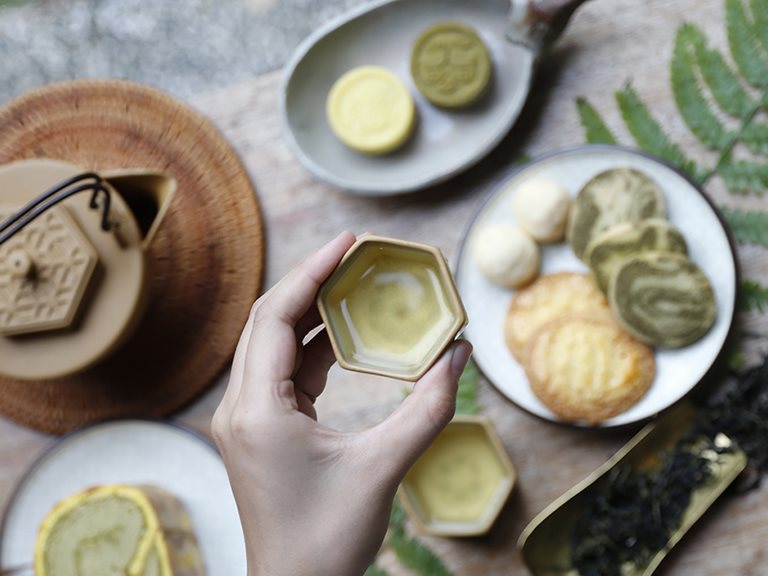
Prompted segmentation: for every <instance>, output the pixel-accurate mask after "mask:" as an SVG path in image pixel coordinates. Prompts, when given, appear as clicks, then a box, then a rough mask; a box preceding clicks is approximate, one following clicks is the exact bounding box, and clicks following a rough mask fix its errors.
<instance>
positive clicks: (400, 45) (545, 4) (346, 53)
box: [280, 0, 584, 196]
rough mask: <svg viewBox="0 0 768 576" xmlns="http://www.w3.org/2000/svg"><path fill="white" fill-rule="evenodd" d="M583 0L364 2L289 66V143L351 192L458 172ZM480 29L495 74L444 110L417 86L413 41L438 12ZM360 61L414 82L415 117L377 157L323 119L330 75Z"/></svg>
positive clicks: (503, 117)
mask: <svg viewBox="0 0 768 576" xmlns="http://www.w3.org/2000/svg"><path fill="white" fill-rule="evenodd" d="M583 1H584V0H513V1H512V8H511V10H510V1H509V0H474V1H472V2H467V1H466V0H417V1H415V0H388V1H385V2H375V3H373V4H369V5H366V6H363V7H362V8H361V9H359V10H355V11H353V12H350V13H349V14H347V15H345V16H343V17H342V18H340V19H339V20H336V21H334V22H331V23H330V24H328V25H327V26H325V27H323V28H322V29H320V30H318V31H317V32H316V33H314V34H313V35H312V36H310V37H309V38H308V39H307V40H306V41H305V42H304V43H303V44H302V45H301V46H300V47H299V48H298V50H297V51H296V54H295V56H294V57H293V58H292V60H291V61H290V62H289V63H288V65H287V66H286V75H285V82H284V84H283V86H282V90H281V102H280V105H281V110H282V116H283V123H284V128H285V132H286V136H287V139H288V143H289V145H290V146H291V148H292V149H293V151H294V153H295V154H296V156H297V157H298V159H299V161H300V162H301V163H302V164H303V165H304V166H305V167H306V168H307V169H308V170H309V171H311V172H312V173H314V174H315V175H316V176H317V177H319V178H321V179H322V180H325V181H326V182H328V183H330V184H333V185H335V186H338V187H340V188H342V189H345V190H348V191H350V192H353V193H357V194H361V195H367V196H383V195H390V194H398V193H402V192H408V191H412V190H417V189H420V188H423V187H425V186H428V185H430V184H435V183H437V182H440V181H442V180H445V179H447V178H449V177H450V176H452V175H454V174H456V173H458V172H460V171H461V170H463V169H465V168H467V167H469V166H470V165H472V164H474V163H475V162H477V161H478V160H479V159H480V158H482V157H483V156H484V155H485V154H487V153H488V152H489V151H490V150H491V149H492V148H493V147H494V146H496V144H498V142H499V141H500V140H501V139H502V138H503V137H504V135H505V134H506V133H507V132H508V131H509V129H510V128H511V126H512V124H513V123H514V122H515V120H516V119H517V116H518V115H519V113H520V110H521V109H522V107H523V104H524V102H525V99H526V97H527V95H528V92H529V90H530V85H531V78H532V76H533V72H534V68H535V63H536V61H537V57H538V55H539V54H540V52H541V50H542V49H543V47H544V46H545V45H546V43H548V42H550V41H552V40H554V38H555V37H556V36H557V35H558V33H559V32H560V31H562V29H563V28H564V26H565V23H566V21H567V20H568V18H569V17H570V15H571V14H572V13H573V11H574V10H575V9H576V7H577V6H578V5H580V4H581V3H582V2H583ZM445 21H457V22H461V23H462V24H465V25H467V26H469V27H471V28H472V29H474V30H475V31H476V32H477V34H478V35H479V36H480V37H481V39H482V40H483V42H484V43H485V45H486V46H487V48H488V50H489V52H490V56H491V60H492V62H493V78H492V80H491V85H490V87H489V89H488V91H487V93H486V94H485V95H484V96H483V97H482V98H481V99H480V100H479V101H478V102H477V103H476V104H475V105H473V106H470V107H469V108H466V109H462V110H459V111H448V110H444V109H440V108H437V107H435V106H433V105H431V104H430V103H429V102H427V100H426V99H425V98H424V97H423V96H422V95H421V94H420V93H419V91H418V90H417V89H416V87H415V86H414V83H413V80H412V78H411V73H410V60H411V58H410V53H411V46H412V45H413V43H414V41H415V40H416V38H417V37H418V36H419V34H420V33H421V32H423V31H424V30H425V29H426V28H428V27H429V26H432V25H434V24H436V23H439V22H445ZM357 66H383V67H385V68H387V69H388V70H390V71H391V72H394V73H395V74H396V75H397V76H398V77H399V78H400V79H401V80H402V81H403V82H405V83H406V85H407V86H408V87H409V89H410V91H411V93H412V94H413V97H414V98H415V100H416V108H417V115H418V119H417V126H416V129H415V131H414V134H413V136H412V137H411V138H410V140H409V141H408V143H407V144H406V145H405V146H404V147H403V148H401V149H400V150H398V151H397V152H394V153H391V154H388V155H385V156H379V157H373V156H366V155H364V154H360V153H358V152H355V151H353V150H350V149H349V148H347V147H346V146H344V145H343V144H342V143H341V142H340V141H339V140H338V139H337V138H336V137H335V136H334V134H333V133H332V131H331V129H330V128H329V126H328V122H327V120H326V111H325V106H326V97H327V95H328V92H329V91H330V89H331V86H332V85H333V83H334V82H335V81H336V80H337V79H338V78H339V77H340V76H341V75H342V74H344V73H345V72H348V71H349V70H350V69H352V68H355V67H357Z"/></svg>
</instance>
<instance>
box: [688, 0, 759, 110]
mask: <svg viewBox="0 0 768 576" xmlns="http://www.w3.org/2000/svg"><path fill="white" fill-rule="evenodd" d="M760 1H766V0H760ZM687 26H688V28H689V30H688V36H689V41H690V42H691V43H692V44H693V46H694V49H695V50H696V59H697V60H698V63H699V70H700V71H701V76H702V78H704V82H706V84H707V87H708V88H709V91H710V92H711V93H712V96H713V97H714V99H715V102H717V104H718V106H720V108H721V109H722V110H723V112H725V113H726V114H728V115H730V116H733V117H734V118H738V119H739V120H743V119H745V118H746V117H747V116H749V115H750V114H752V111H753V110H754V109H755V107H756V106H757V102H755V100H754V99H753V98H752V97H751V96H750V95H749V94H748V93H747V91H746V90H745V89H744V87H743V86H742V85H741V80H739V77H738V76H737V75H736V73H735V72H734V71H733V70H732V69H731V67H730V66H729V65H728V63H727V62H726V61H725V58H723V55H722V54H720V52H719V51H717V50H714V49H711V50H710V49H708V48H707V40H706V37H705V36H704V33H703V32H702V31H701V30H700V29H699V28H698V27H696V26H694V25H693V24H687Z"/></svg>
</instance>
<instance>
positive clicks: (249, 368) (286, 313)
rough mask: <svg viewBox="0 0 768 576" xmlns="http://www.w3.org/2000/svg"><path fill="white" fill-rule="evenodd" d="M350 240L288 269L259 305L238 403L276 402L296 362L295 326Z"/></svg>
mask: <svg viewBox="0 0 768 576" xmlns="http://www.w3.org/2000/svg"><path fill="white" fill-rule="evenodd" d="M354 242H355V236H354V235H353V234H352V233H350V232H343V233H342V234H340V235H339V236H337V237H336V238H335V239H334V240H332V241H331V242H329V243H328V244H326V245H325V246H323V247H322V248H321V249H320V250H318V251H317V252H315V253H314V254H313V255H312V256H310V257H309V258H307V259H306V260H304V262H302V263H301V264H300V265H299V266H298V267H296V268H294V269H293V270H291V271H290V272H289V273H288V274H287V275H286V276H285V278H283V279H282V280H281V281H280V282H278V283H277V284H276V285H275V286H274V288H272V290H270V293H269V294H268V296H267V298H265V299H264V301H263V302H262V304H261V306H259V308H258V310H257V311H256V314H255V315H254V318H253V322H252V333H251V337H250V340H249V342H248V345H247V348H246V350H245V359H244V365H243V381H242V387H241V388H242V390H241V394H242V395H245V397H244V398H242V399H243V400H244V401H249V400H248V395H250V394H252V393H253V394H254V396H256V395H258V396H260V397H261V398H262V399H263V398H264V395H263V394H262V393H265V392H266V397H268V398H276V397H277V394H276V391H277V384H279V383H281V382H284V381H287V380H290V378H291V375H292V374H293V372H294V367H295V361H296V347H297V340H296V331H295V328H296V323H297V322H298V321H299V320H300V319H301V318H302V317H303V316H304V314H305V313H306V312H307V311H308V310H309V309H310V307H311V306H312V304H313V303H314V301H315V297H316V296H317V291H318V290H319V289H320V285H321V284H322V283H323V282H325V280H326V279H327V278H328V276H330V275H331V272H333V270H334V269H335V268H336V266H337V265H338V264H339V262H340V261H341V259H342V257H343V256H344V254H346V253H347V251H348V250H349V248H350V247H351V246H352V244H354Z"/></svg>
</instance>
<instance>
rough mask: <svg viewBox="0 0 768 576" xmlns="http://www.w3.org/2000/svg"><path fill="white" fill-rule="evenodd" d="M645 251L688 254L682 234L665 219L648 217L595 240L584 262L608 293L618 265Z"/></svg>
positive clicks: (586, 252) (612, 229) (626, 223)
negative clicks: (612, 276)
mask: <svg viewBox="0 0 768 576" xmlns="http://www.w3.org/2000/svg"><path fill="white" fill-rule="evenodd" d="M643 252H675V253H677V254H682V255H687V254H688V247H687V245H686V243H685V238H683V235H682V234H681V233H680V232H679V231H678V230H677V229H676V228H675V227H673V226H672V225H671V224H670V223H669V222H667V221H666V220H661V219H660V218H649V219H648V220H643V221H642V222H639V223H638V224H630V223H628V222H625V223H624V224H619V225H618V226H615V227H613V228H611V229H610V230H608V231H607V232H605V233H603V234H601V235H600V236H597V237H595V238H593V239H592V241H591V242H590V243H589V244H588V245H587V249H586V251H585V253H584V261H585V262H586V263H587V265H588V266H589V268H590V270H592V274H593V276H594V277H595V281H596V282H597V285H598V286H599V287H600V290H602V291H603V292H608V286H609V285H610V283H611V275H612V274H613V273H614V272H615V271H616V269H617V268H618V267H619V265H620V264H621V263H622V262H623V261H624V260H626V259H627V258H629V257H630V256H634V255H636V254H642V253H643Z"/></svg>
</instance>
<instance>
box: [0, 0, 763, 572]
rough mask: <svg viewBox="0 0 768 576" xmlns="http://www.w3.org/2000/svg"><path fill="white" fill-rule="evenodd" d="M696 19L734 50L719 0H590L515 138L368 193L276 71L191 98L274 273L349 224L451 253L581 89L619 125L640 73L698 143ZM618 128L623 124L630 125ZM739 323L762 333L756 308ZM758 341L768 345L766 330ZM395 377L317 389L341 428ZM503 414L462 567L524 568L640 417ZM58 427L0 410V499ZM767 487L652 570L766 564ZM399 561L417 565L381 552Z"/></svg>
mask: <svg viewBox="0 0 768 576" xmlns="http://www.w3.org/2000/svg"><path fill="white" fill-rule="evenodd" d="M686 20H690V21H693V22H695V23H696V24H697V25H699V26H700V27H701V28H703V29H704V30H705V31H706V32H707V34H708V36H709V37H710V38H711V39H712V41H713V43H714V44H715V45H716V46H719V47H721V48H724V49H725V51H726V52H727V47H726V42H725V38H724V33H723V28H724V24H723V23H724V15H723V10H722V1H721V0H706V1H701V0H654V1H653V2H638V1H637V0H604V1H602V2H599V1H593V2H589V3H587V4H585V5H584V6H583V7H582V8H581V9H580V11H579V13H578V14H577V15H576V17H575V19H574V21H573V23H572V25H571V27H570V28H569V30H568V31H567V33H566V36H565V37H564V38H563V40H562V42H561V43H560V44H559V45H558V47H557V48H556V49H555V50H554V51H553V53H552V54H551V55H550V56H549V57H548V58H547V59H546V60H545V61H544V67H543V69H542V70H541V74H540V76H539V78H538V80H537V83H536V86H535V89H534V92H533V93H532V95H531V99H530V101H529V104H528V106H527V107H526V109H525V111H524V118H523V119H522V121H521V122H520V123H519V124H518V126H516V128H515V129H514V130H513V132H512V133H511V134H510V136H509V137H508V138H506V139H505V141H504V142H503V143H502V144H501V146H500V147H499V148H498V149H497V150H496V151H495V152H494V153H493V154H492V155H491V157H490V158H488V159H487V160H485V161H483V162H482V163H481V164H480V165H479V166H477V167H476V168H474V169H472V170H471V171H470V172H468V173H467V174H465V175H463V176H461V177H459V178H457V179H455V180H453V181H451V182H448V183H446V184H444V185H441V186H438V187H436V188H434V189H431V190H428V191H426V192H424V193H422V194H419V195H414V196H407V197H402V198H390V199H380V200H365V199H360V198H354V197H349V196H346V195H344V194H342V193H341V192H339V191H337V190H333V189H331V188H329V187H327V186H325V185H323V184H321V183H319V182H318V181H316V180H315V179H314V178H313V177H312V176H311V175H309V174H308V173H307V172H306V171H304V170H303V169H302V168H301V167H300V166H299V165H298V163H297V162H296V161H295V159H294V158H293V157H292V156H291V153H290V152H289V150H288V148H287V147H286V145H285V144H284V143H283V141H282V133H281V127H280V117H279V114H278V106H277V96H278V91H279V85H280V81H281V74H280V73H279V72H275V73H272V74H268V75H265V76H262V77H259V78H256V79H254V80H253V81H251V82H247V83H245V84H242V85H237V86H231V87H225V88H222V89H219V90H216V91H212V92H211V93H210V94H207V95H204V96H202V97H200V98H198V99H196V100H195V102H194V104H195V105H196V106H197V107H198V108H199V109H200V110H201V111H202V112H203V113H204V114H206V115H207V116H208V117H209V118H211V119H212V120H213V121H214V123H215V124H216V125H217V126H218V127H219V128H220V129H221V130H222V131H223V132H224V134H225V135H226V136H227V137H228V138H229V140H230V142H232V143H233V145H234V147H235V149H236V150H237V151H238V152H239V153H240V155H241V157H242V158H243V160H244V162H245V164H246V166H247V168H248V170H249V172H250V174H251V175H252V177H253V179H254V181H255V184H256V185H257V188H258V190H259V197H260V199H261V201H262V208H263V212H264V214H265V221H266V225H267V231H268V235H269V243H268V246H267V249H268V258H267V261H268V262H269V267H268V269H267V278H266V283H265V286H267V287H268V286H271V285H272V284H274V282H276V281H277V280H278V279H279V278H280V277H282V275H283V274H284V273H285V272H286V271H287V270H288V269H290V268H291V267H292V266H294V265H295V264H296V263H298V261H299V260H300V259H301V258H302V257H304V255H306V253H308V252H309V251H311V250H313V249H315V248H316V247H317V246H319V245H320V244H321V243H322V242H324V241H325V240H327V239H329V238H331V237H332V236H334V235H335V234H336V233H338V231H339V230H340V229H343V228H349V229H351V230H353V231H354V232H358V233H360V232H365V231H370V232H376V233H380V234H387V235H393V236H399V237H402V238H406V239H410V240H416V241H422V242H430V243H433V244H437V245H439V246H441V247H442V248H443V250H444V251H445V252H446V254H447V256H448V257H449V259H453V258H454V257H455V254H456V249H457V247H458V244H459V241H460V239H461V236H462V234H463V232H464V229H465V226H466V224H467V222H468V221H469V218H470V217H471V215H472V213H473V212H474V211H475V210H476V209H477V207H478V206H479V205H480V204H481V202H482V201H483V199H484V198H485V196H486V194H487V192H488V185H489V184H490V183H491V182H492V181H493V180H494V179H496V178H498V177H499V176H500V175H501V174H502V173H503V172H504V171H505V170H506V169H508V167H509V166H510V164H511V163H512V162H513V161H514V160H515V159H517V158H518V157H519V156H520V155H521V154H522V153H527V154H528V155H532V156H535V155H537V154H540V153H544V152H547V151H550V150H553V149H557V148H561V147H565V146H568V145H573V144H579V143H582V142H583V141H584V137H583V133H582V130H581V128H580V127H579V122H578V117H577V114H576V108H575V104H574V100H575V98H576V97H578V96H587V97H588V98H589V99H590V101H591V102H593V103H594V104H595V105H596V106H597V107H598V108H599V109H600V110H602V111H604V113H605V115H606V117H607V120H608V122H609V123H610V124H611V125H612V127H614V128H617V127H619V126H620V125H621V123H620V121H619V113H618V110H617V108H616V106H615V103H614V101H613V92H614V91H615V90H617V89H620V88H621V87H622V86H623V85H624V84H625V82H627V81H628V80H629V81H632V82H633V84H634V86H635V87H636V89H637V91H638V92H639V93H640V95H641V96H642V97H643V99H644V100H645V101H646V102H648V103H649V105H650V107H651V108H652V109H653V110H654V112H655V113H656V114H657V115H658V117H659V118H660V119H661V120H662V122H664V125H665V127H666V128H667V129H668V130H669V131H670V132H671V134H672V137H673V138H674V139H675V140H677V141H678V142H680V143H681V145H682V146H683V148H684V149H685V150H686V151H687V152H688V153H689V154H690V155H691V156H692V157H694V158H697V159H705V158H708V157H709V153H708V152H707V151H706V150H703V149H702V148H701V147H700V146H699V145H698V144H697V143H696V142H695V140H694V139H693V138H692V137H691V136H690V135H689V134H688V132H687V129H686V128H685V127H684V125H683V124H682V121H681V120H680V118H679V116H678V115H677V114H676V112H675V105H674V101H673V98H672V95H671V93H670V89H669V78H668V73H667V66H666V62H667V61H668V58H669V55H670V54H671V51H672V46H673V42H674V34H675V31H676V29H677V27H678V26H679V25H680V24H682V23H683V22H684V21H686ZM616 132H617V133H618V134H619V135H620V136H621V137H622V138H624V142H625V143H628V142H630V140H628V139H626V134H624V133H623V132H622V130H619V129H617V130H616ZM708 192H709V193H710V195H711V196H712V197H713V198H714V199H715V201H716V202H717V203H723V204H724V203H727V204H728V205H731V206H736V205H739V206H744V207H747V206H751V207H755V208H760V207H762V208H765V204H764V203H763V204H761V201H760V199H757V198H738V199H734V198H732V197H730V196H728V194H727V193H726V192H725V191H724V189H723V188H722V187H721V186H720V184H719V183H718V182H714V183H713V185H711V186H709V187H708ZM741 259H742V264H743V267H744V275H745V276H746V277H753V278H756V279H762V281H763V282H766V281H768V277H766V271H768V256H767V255H766V252H765V251H764V250H758V249H752V248H748V249H742V250H741ZM744 325H745V326H746V327H747V328H749V329H751V330H753V331H761V332H762V333H766V328H767V327H768V326H767V325H766V322H765V318H764V317H763V316H760V315H757V314H754V315H749V316H747V317H746V318H745V321H744ZM761 346H763V347H765V342H764V341H762V343H761ZM223 388H224V381H223V380H222V382H221V384H220V385H219V386H218V387H216V388H215V389H214V390H212V391H211V393H209V394H207V395H206V396H204V397H203V398H202V399H201V400H200V401H199V402H197V403H196V404H195V405H193V406H192V407H191V408H190V409H188V410H187V411H185V412H184V413H183V414H182V415H181V416H180V420H181V421H182V422H184V423H187V424H188V425H191V426H193V427H195V428H197V429H199V430H201V431H206V432H207V430H208V427H209V424H210V418H211V415H212V413H213V410H214V409H215V407H216V405H217V404H218V401H219V399H220V398H221V395H222V393H223ZM401 394H402V386H401V384H400V383H398V382H392V381H387V380H383V379H377V378H373V377H365V376H362V375H358V374H351V373H345V372H343V371H341V370H337V369H334V370H332V372H331V376H330V381H329V384H328V387H327V389H326V392H325V393H324V394H323V396H322V397H321V398H320V399H319V400H318V404H317V406H318V411H319V414H320V420H321V421H322V422H324V423H326V424H328V425H330V426H334V427H337V428H340V429H343V430H356V429H361V428H364V427H367V426H370V425H371V424H373V423H375V422H378V421H380V420H381V419H382V418H384V417H385V416H386V415H387V414H388V413H389V412H391V411H392V409H393V408H394V407H395V406H396V405H397V403H398V402H399V401H400V398H401ZM479 400H480V403H481V404H482V406H483V409H484V412H485V413H486V414H487V415H488V416H490V417H491V418H492V419H493V421H494V422H495V424H496V426H497V428H498V430H499V432H500V435H501V437H502V439H503V441H504V444H505V446H506V448H507V450H508V451H509V453H510V455H511V457H512V460H513V461H514V462H515V465H516V466H517V469H518V472H519V479H518V480H519V482H518V486H517V488H516V491H515V493H514V494H513V496H512V498H511V500H510V502H509V504H508V506H507V507H506V509H505V510H504V512H503V513H502V517H501V519H500V521H499V523H498V524H497V526H496V527H495V528H494V530H493V531H492V532H491V533H490V535H489V536H488V537H487V538H484V539H470V540H448V539H439V538H425V539H424V541H425V542H427V543H428V544H429V545H430V546H431V547H432V548H433V549H434V550H435V551H437V552H438V553H439V554H440V556H441V557H442V558H443V559H444V560H445V562H446V564H447V565H448V566H449V567H450V568H451V569H452V570H453V571H454V573H455V574H456V575H457V576H462V575H465V576H470V575H472V576H474V575H478V574H482V575H488V576H491V575H499V576H501V575H505V576H507V575H510V574H512V575H517V574H521V575H522V574H525V571H524V569H523V567H522V564H521V562H520V559H519V557H518V554H517V551H516V546H515V544H516V540H517V538H518V536H519V534H520V532H521V530H522V528H523V526H524V525H525V524H526V523H527V522H528V521H530V519H531V518H533V516H535V515H536V514H537V513H538V512H539V511H541V510H542V509H543V508H544V507H545V506H546V505H547V504H548V503H549V502H551V501H552V500H554V499H555V498H556V497H558V496H559V495H560V494H562V493H563V492H564V491H565V490H566V489H568V488H570V487H571V486H572V485H573V484H575V483H576V482H578V481H579V480H581V479H582V478H583V477H584V476H586V475H588V474H589V473H590V472H591V471H592V470H594V469H595V468H597V467H598V466H599V465H600V464H601V463H602V462H603V461H605V460H606V459H607V458H608V457H609V456H610V455H611V454H612V453H613V452H614V451H615V450H616V449H618V448H619V447H620V446H621V445H622V444H623V443H624V442H626V440H627V439H629V437H630V436H631V435H632V433H633V432H634V430H623V431H612V432H607V433H600V432H594V431H585V430H573V429H571V428H569V427H565V426H560V425H556V424H551V423H547V422H543V421H541V420H539V419H537V418H534V417H532V416H529V415H527V414H524V413H522V412H521V411H520V410H518V409H517V408H515V407H514V406H513V405H512V404H510V403H509V402H508V401H506V400H505V399H504V398H503V397H502V396H501V395H500V394H498V393H497V392H496V391H495V390H494V389H493V388H492V387H491V386H490V385H488V384H487V383H483V385H482V386H481V389H480V395H479ZM50 441H51V439H49V438H47V437H45V436H43V435H40V434H37V433H34V432H30V431H29V430H28V429H25V428H22V427H19V426H16V425H13V424H11V423H9V422H7V421H0V461H2V462H3V466H2V467H0V502H4V501H6V500H7V498H8V494H9V493H10V491H11V489H12V487H13V485H14V483H15V481H16V480H17V479H18V478H19V477H20V475H21V474H22V473H23V470H24V469H25V467H26V466H27V465H28V463H29V462H30V461H31V460H32V458H33V457H34V455H35V454H36V453H38V452H39V451H40V450H42V449H43V448H44V447H45V446H46V445H48V444H49V443H50ZM766 541H768V489H766V488H763V489H761V490H758V491H755V492H752V493H750V494H748V495H746V496H726V497H725V498H724V499H723V500H722V501H721V502H719V503H718V504H717V505H716V506H715V507H714V508H713V509H712V510H710V511H709V513H708V514H707V515H706V517H705V518H704V519H703V520H702V521H701V523H700V524H699V525H698V526H697V527H696V528H695V529H694V530H693V531H692V532H690V533H689V534H688V535H687V536H686V538H685V540H684V541H683V542H682V543H681V544H680V545H679V546H678V548H677V549H676V550H675V552H674V553H673V554H672V555H671V557H670V558H668V560H667V562H666V563H665V564H664V566H663V567H662V568H661V569H660V570H659V574H662V575H673V574H674V575H685V574H695V575H697V576H710V575H711V576H716V575H717V576H719V575H721V574H729V575H730V574H733V575H736V574H739V575H750V574H751V575H758V574H763V573H765V566H766V561H768V555H766V553H765V552H764V542H766ZM384 562H385V564H386V567H387V569H388V570H389V572H390V574H392V575H408V574H412V573H411V572H409V571H408V570H406V569H404V568H402V567H401V566H399V564H398V563H397V562H396V560H395V559H394V558H393V557H392V556H391V555H387V556H386V557H385V558H384Z"/></svg>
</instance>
